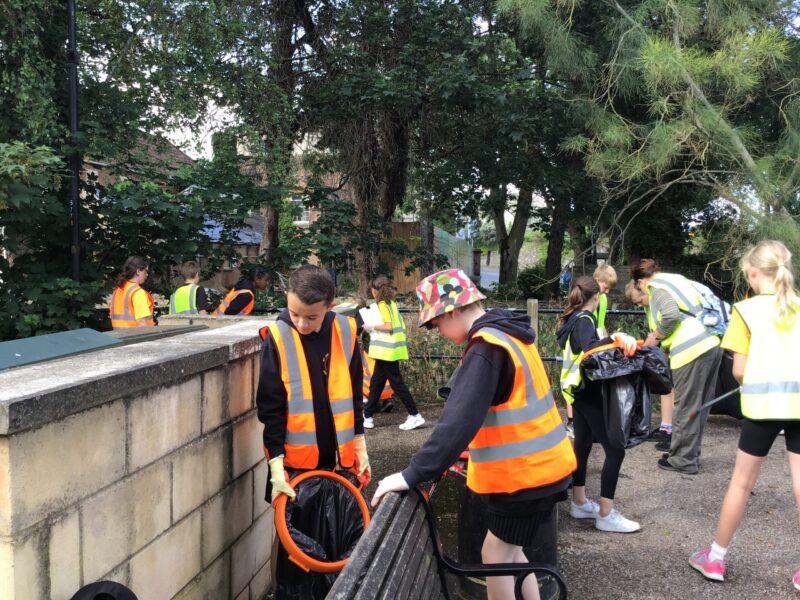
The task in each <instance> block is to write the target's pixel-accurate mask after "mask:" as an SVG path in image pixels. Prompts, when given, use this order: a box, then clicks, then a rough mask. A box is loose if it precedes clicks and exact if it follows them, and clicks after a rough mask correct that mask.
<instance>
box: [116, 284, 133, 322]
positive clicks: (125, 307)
mask: <svg viewBox="0 0 800 600" xmlns="http://www.w3.org/2000/svg"><path fill="white" fill-rule="evenodd" d="M138 289H139V286H138V285H137V284H133V285H132V286H131V287H129V288H128V291H127V292H125V299H124V300H123V301H122V306H123V309H122V310H123V311H125V312H123V313H122V314H119V313H113V312H112V313H111V318H112V319H114V320H115V321H135V320H136V317H134V316H133V315H132V314H131V311H130V308H128V303H129V302H130V299H131V294H133V292H135V291H136V290H138ZM114 304H116V303H115V302H114V299H113V298H112V299H111V306H112V308H113V307H114Z"/></svg>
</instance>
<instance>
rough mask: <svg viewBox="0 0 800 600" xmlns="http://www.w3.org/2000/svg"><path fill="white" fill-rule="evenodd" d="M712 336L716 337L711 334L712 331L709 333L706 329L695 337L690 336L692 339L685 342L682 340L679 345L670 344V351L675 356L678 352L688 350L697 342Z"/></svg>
mask: <svg viewBox="0 0 800 600" xmlns="http://www.w3.org/2000/svg"><path fill="white" fill-rule="evenodd" d="M711 337H714V336H713V335H711V334H710V333H707V332H706V331H703V333H698V334H697V335H696V336H694V337H693V338H690V339H688V340H686V341H685V342H681V343H680V344H678V345H677V346H670V348H669V352H670V354H671V355H672V356H673V357H674V356H675V355H676V354H680V353H681V352H683V351H684V350H688V349H689V348H691V347H692V346H694V345H695V344H699V343H700V342H702V341H703V340H707V339H708V338H711Z"/></svg>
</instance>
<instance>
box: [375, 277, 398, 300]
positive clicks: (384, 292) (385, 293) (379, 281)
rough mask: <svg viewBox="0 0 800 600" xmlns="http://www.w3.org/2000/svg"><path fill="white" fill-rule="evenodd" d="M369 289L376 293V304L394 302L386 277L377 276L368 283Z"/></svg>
mask: <svg viewBox="0 0 800 600" xmlns="http://www.w3.org/2000/svg"><path fill="white" fill-rule="evenodd" d="M370 287H371V288H372V289H374V290H376V291H377V292H378V297H377V298H376V300H377V301H378V302H387V303H388V302H391V301H392V300H394V296H395V291H394V288H393V287H392V284H391V282H390V281H389V278H388V277H387V276H386V275H378V276H377V277H375V278H374V279H373V280H372V282H371V283H370Z"/></svg>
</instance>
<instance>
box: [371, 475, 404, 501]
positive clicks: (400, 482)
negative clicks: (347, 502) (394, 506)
mask: <svg viewBox="0 0 800 600" xmlns="http://www.w3.org/2000/svg"><path fill="white" fill-rule="evenodd" d="M407 489H408V484H407V483H406V480H405V479H403V474H402V473H392V474H391V475H389V476H388V477H384V478H383V479H381V480H380V482H379V483H378V489H377V490H375V495H374V496H373V497H372V506H378V504H380V503H381V500H382V499H383V497H384V496H385V495H386V494H387V493H389V492H402V491H404V490H407Z"/></svg>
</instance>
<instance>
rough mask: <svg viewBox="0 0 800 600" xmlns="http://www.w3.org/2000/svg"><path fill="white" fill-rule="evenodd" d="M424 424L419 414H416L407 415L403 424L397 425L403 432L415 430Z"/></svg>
mask: <svg viewBox="0 0 800 600" xmlns="http://www.w3.org/2000/svg"><path fill="white" fill-rule="evenodd" d="M424 423H425V419H424V418H423V417H422V415H421V414H419V413H417V414H415V415H408V417H406V421H405V423H401V424H400V425H399V427H400V429H402V430H403V431H410V430H411V429H416V428H417V427H419V426H420V425H423V424H424Z"/></svg>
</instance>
